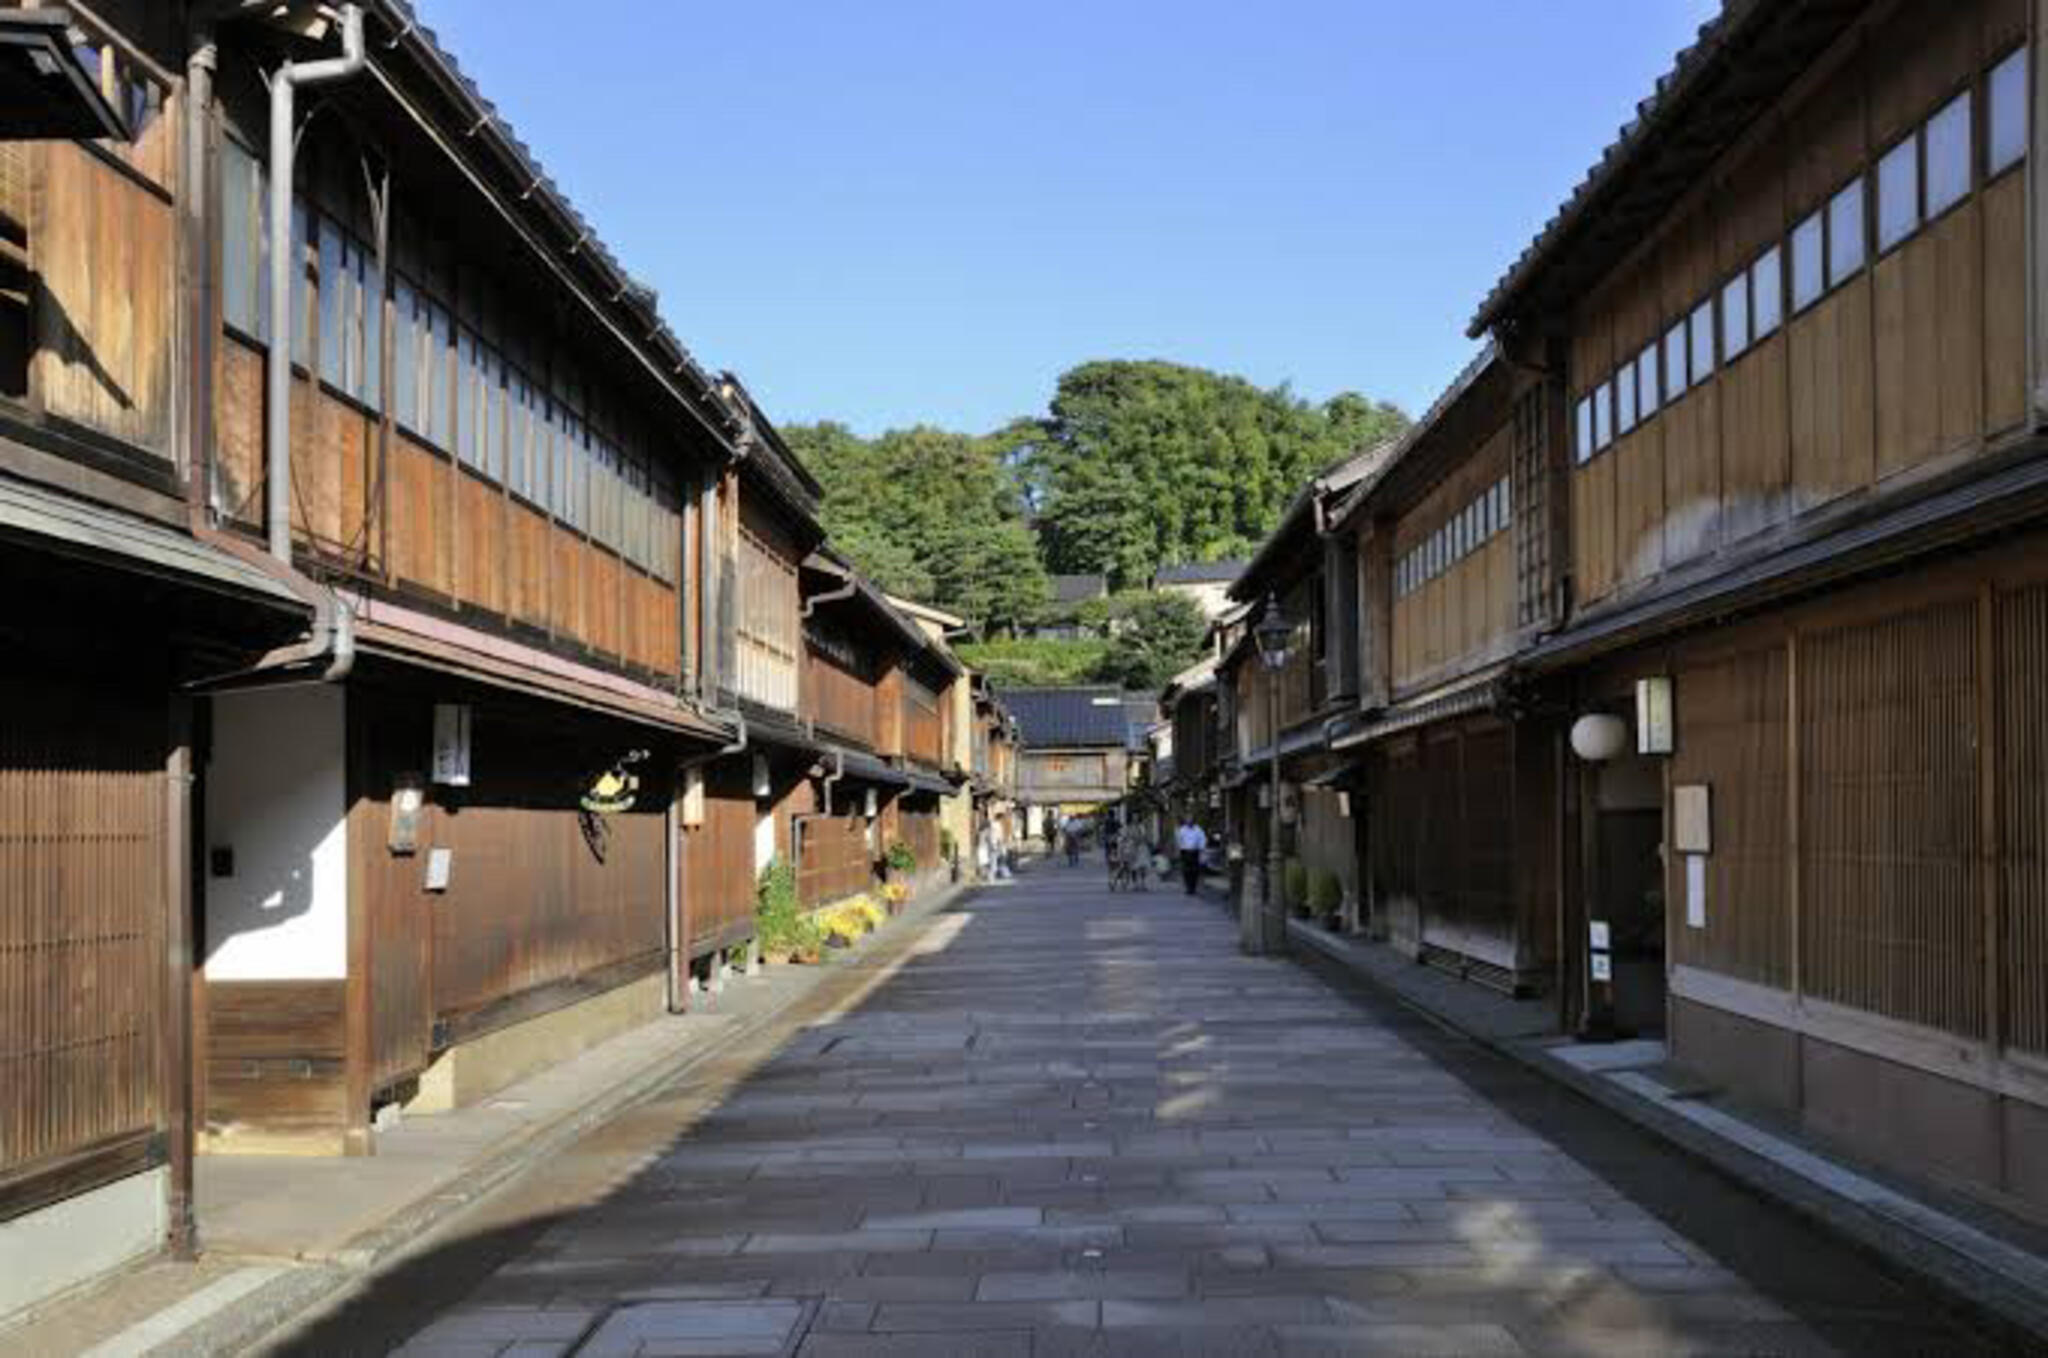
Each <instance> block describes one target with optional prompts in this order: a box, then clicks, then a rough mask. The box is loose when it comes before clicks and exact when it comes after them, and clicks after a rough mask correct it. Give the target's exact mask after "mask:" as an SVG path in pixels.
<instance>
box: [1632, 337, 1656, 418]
mask: <svg viewBox="0 0 2048 1358" xmlns="http://www.w3.org/2000/svg"><path fill="white" fill-rule="evenodd" d="M1661 390H1662V384H1661V383H1659V382H1658V381H1657V341H1655V340H1651V341H1650V342H1649V343H1648V344H1646V345H1644V346H1643V351H1642V352H1641V353H1640V354H1637V355H1636V406H1637V409H1638V411H1639V412H1640V415H1641V418H1643V419H1646V420H1647V419H1649V418H1650V417H1651V416H1652V415H1654V414H1656V413H1657V407H1658V405H1659V404H1661V402H1660V400H1659V397H1658V393H1659V392H1660V391H1661Z"/></svg>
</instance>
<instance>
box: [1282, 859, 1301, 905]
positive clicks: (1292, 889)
mask: <svg viewBox="0 0 2048 1358" xmlns="http://www.w3.org/2000/svg"><path fill="white" fill-rule="evenodd" d="M1280 883H1281V889H1282V892H1283V894H1284V895H1285V896H1286V899H1287V903H1288V904H1289V905H1292V906H1303V905H1307V904H1308V868H1307V867H1306V866H1304V865H1303V863H1302V861H1301V860H1300V859H1299V858H1290V859H1288V860H1287V861H1286V863H1284V864H1282V865H1281V868H1280Z"/></svg>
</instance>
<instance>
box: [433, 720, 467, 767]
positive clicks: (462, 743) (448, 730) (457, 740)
mask: <svg viewBox="0 0 2048 1358" xmlns="http://www.w3.org/2000/svg"><path fill="white" fill-rule="evenodd" d="M433 770H434V781H435V782H437V783H442V784H445V785H446V786H448V787H468V786H469V705H468V704H467V703H435V704H434V761H433Z"/></svg>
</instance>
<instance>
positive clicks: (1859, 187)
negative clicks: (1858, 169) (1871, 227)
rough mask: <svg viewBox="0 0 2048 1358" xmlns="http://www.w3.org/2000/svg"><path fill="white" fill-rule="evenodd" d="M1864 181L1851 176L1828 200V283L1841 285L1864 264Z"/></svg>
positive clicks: (1836, 285) (1830, 285)
mask: <svg viewBox="0 0 2048 1358" xmlns="http://www.w3.org/2000/svg"><path fill="white" fill-rule="evenodd" d="M1863 230H1864V223H1863V181H1862V179H1860V178H1858V179H1852V180H1850V181H1849V183H1847V184H1846V185H1844V186H1843V187H1842V189H1841V191H1840V192H1838V193H1836V194H1835V196H1834V197H1833V198H1831V199H1829V200H1828V286H1829V287H1831V288H1838V287H1840V286H1841V285H1842V284H1844V283H1846V282H1848V281H1849V279H1850V278H1852V277H1854V276H1855V273H1856V271H1857V270H1858V269H1861V268H1862V267H1863V256H1864V249H1865V244H1864V235H1863Z"/></svg>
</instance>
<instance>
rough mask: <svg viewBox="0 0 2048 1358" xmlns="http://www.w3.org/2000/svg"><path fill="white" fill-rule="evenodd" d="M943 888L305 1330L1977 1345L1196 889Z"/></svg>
mask: <svg viewBox="0 0 2048 1358" xmlns="http://www.w3.org/2000/svg"><path fill="white" fill-rule="evenodd" d="M925 928H926V931H927V932H926V933H925V936H924V937H923V939H922V941H921V942H920V944H919V946H918V947H917V948H916V949H915V950H913V952H912V953H911V954H910V955H909V956H908V958H907V959H906V962H905V965H903V966H902V967H900V968H899V969H897V970H896V971H895V972H894V974H893V975H889V976H886V977H885V978H881V983H880V984H879V986H877V987H876V988H874V989H873V991H872V993H871V994H869V995H868V996H867V997H866V998H865V1000H864V1001H862V1002H860V1003H858V1004H857V1005H856V1006H854V1007H852V1008H851V1009H850V1010H849V1011H848V1012H846V1013H844V1014H840V1015H834V1014H826V1015H823V1016H814V1017H813V1021H812V1022H811V1023H810V1024H809V1025H808V1026H806V1027H803V1028H800V1029H796V1030H794V1031H791V1032H789V1033H787V1034H778V1035H776V1036H777V1037H778V1038H779V1039H780V1040H781V1044H780V1046H779V1047H777V1048H774V1049H772V1051H769V1052H764V1053H763V1054H764V1056H765V1057H766V1059H765V1060H764V1061H763V1062H761V1063H760V1064H758V1065H757V1066H755V1067H754V1068H753V1069H751V1071H744V1072H740V1073H738V1074H736V1075H735V1076H734V1077H733V1082H732V1083H731V1085H730V1088H729V1089H726V1090H724V1091H722V1096H721V1095H720V1094H719V1093H707V1092H705V1091H703V1090H698V1091H696V1092H695V1093H694V1094H693V1092H692V1091H691V1090H689V1089H683V1088H679V1089H678V1090H677V1091H676V1096H675V1098H674V1099H672V1100H665V1101H661V1102H657V1103H655V1104H652V1105H649V1106H648V1107H646V1108H644V1109H642V1110H640V1111H639V1112H638V1113H637V1114H635V1115H633V1116H632V1117H631V1118H628V1119H625V1120H622V1122H621V1124H620V1125H619V1126H617V1127H615V1128H612V1129H607V1132H604V1133H600V1134H599V1135H598V1137H597V1138H595V1139H594V1141H595V1144H594V1146H593V1148H592V1149H591V1151H590V1152H589V1154H590V1155H591V1156H595V1157H597V1158H598V1162H601V1163H602V1164H604V1165H606V1166H608V1169H607V1170H606V1171H605V1172H606V1174H607V1175H608V1176H609V1177H608V1178H607V1179H606V1181H605V1183H604V1185H602V1186H601V1187H600V1188H598V1189H593V1188H592V1185H591V1184H589V1183H581V1184H579V1183H576V1182H573V1180H574V1179H575V1177H576V1173H577V1170H576V1167H575V1165H573V1164H571V1163H569V1162H568V1161H565V1162H564V1164H563V1165H562V1166H561V1167H560V1168H559V1170H558V1171H551V1172H556V1173H558V1174H559V1175H560V1176H561V1178H562V1182H561V1183H558V1184H554V1185H549V1184H548V1183H546V1182H544V1181H545V1180H546V1179H547V1178H548V1175H547V1174H546V1173H544V1174H542V1175H539V1176H536V1178H537V1179H539V1180H542V1181H543V1182H540V1183H536V1184H531V1185H528V1186H526V1187H525V1188H524V1189H523V1190H521V1191H522V1192H523V1194H524V1197H523V1198H521V1199H519V1200H518V1202H517V1203H516V1204H513V1205H509V1206H508V1205H501V1206H500V1209H499V1212H498V1216H497V1218H496V1221H495V1224H494V1225H492V1226H491V1227H490V1228H489V1229H486V1228H485V1227H484V1226H482V1225H479V1226H478V1227H477V1228H476V1231H475V1235H474V1237H473V1238H472V1239H470V1240H469V1241H467V1242H451V1243H450V1244H449V1245H448V1246H447V1247H446V1248H445V1249H444V1250H438V1251H436V1252H434V1253H430V1254H429V1255H427V1256H426V1257H425V1258H423V1259H421V1260H419V1261H416V1262H415V1263H414V1265H412V1266H411V1267H410V1268H408V1269H407V1270H405V1273H404V1276H402V1277H399V1278H394V1279H392V1280H390V1281H389V1282H388V1283H387V1284H384V1285H383V1291H382V1292H381V1293H380V1291H379V1290H378V1289H372V1290H371V1291H370V1292H369V1293H367V1294H366V1295H365V1296H363V1297H361V1298H359V1299H358V1300H357V1302H356V1303H354V1304H353V1305H352V1306H351V1307H349V1308H348V1310H347V1311H345V1312H344V1313H342V1314H341V1315H338V1316H335V1317H332V1318H330V1319H329V1321H328V1322H327V1323H326V1324H325V1325H324V1326H323V1327H321V1328H320V1329H318V1330H316V1331H313V1332H310V1333H308V1334H305V1335H302V1336H300V1337H299V1339H298V1340H297V1342H296V1347H297V1348H299V1349H300V1350H302V1351H307V1352H311V1351H316V1350H317V1351H322V1352H332V1351H336V1350H337V1349H342V1348H360V1349H364V1350H370V1349H382V1348H385V1347H387V1346H389V1345H390V1344H394V1343H400V1342H403V1344H404V1347H403V1350H402V1351H403V1352H404V1353H406V1354H408V1355H419V1356H420V1358H425V1356H426V1355H449V1356H451V1358H454V1356H460V1358H470V1356H471V1355H475V1356H476V1358H483V1355H493V1356H495V1355H501V1354H504V1355H542V1354H557V1353H567V1352H576V1353H581V1354H589V1355H598V1354H603V1355H628V1354H707V1353H735V1354H739V1353H764V1354H772V1353H799V1354H802V1355H809V1356H811V1358H853V1356H855V1355H871V1354H873V1355H880V1354H902V1355H932V1356H933V1358H970V1356H972V1355H992V1356H993V1355H1023V1354H1034V1355H1066V1354H1124V1353H1133V1354H1153V1353H1160V1354H1183V1353H1203V1354H1217V1355H1245V1354H1269V1353H1272V1354H1288V1355H1292V1354H1323V1353H1330V1354H1337V1353H1347V1354H1348V1353H1388V1354H1482V1355H1483V1354H1514V1353H1524V1352H1529V1353H1574V1354H1576V1353H1599V1354H1605V1353H1643V1354H1669V1353H1704V1352H1713V1353H1724V1352H1725V1353H1795V1354H1803V1353H1825V1352H1845V1353H1857V1354H1863V1353H1926V1354H1944V1355H1946V1354H1957V1353H1968V1352H1973V1351H1978V1350H1979V1349H1980V1348H1983V1347H1984V1346H1983V1344H1982V1341H1981V1340H1979V1339H1977V1338H1976V1337H1975V1336H1974V1335H1973V1334H1972V1333H1970V1332H1968V1331H1965V1330H1962V1329H1959V1328H1952V1327H1951V1323H1950V1322H1949V1321H1947V1320H1945V1319H1944V1318H1943V1316H1942V1315H1941V1313H1939V1312H1938V1311H1937V1310H1936V1309H1935V1308H1934V1307H1933V1306H1932V1305H1931V1304H1930V1303H1929V1302H1928V1301H1927V1300H1926V1299H1925V1298H1923V1297H1920V1296H1917V1295H1914V1294H1912V1293H1911V1292H1909V1291H1907V1290H1905V1289H1904V1288H1902V1287H1900V1286H1899V1285H1897V1284H1894V1283H1892V1282H1891V1281H1889V1280H1888V1279H1887V1278H1885V1277H1884V1276H1882V1275H1880V1274H1878V1273H1875V1272H1873V1271H1872V1270H1871V1269H1870V1267H1869V1266H1867V1265H1866V1264H1864V1263H1863V1262H1862V1261H1861V1260H1860V1259H1859V1258H1858V1257H1856V1256H1853V1255H1850V1254H1849V1253H1847V1252H1846V1251H1845V1250H1843V1249H1841V1248H1840V1247H1838V1246H1836V1245H1834V1244H1832V1243H1831V1242H1830V1241H1828V1240H1827V1239H1825V1238H1823V1237H1820V1236H1818V1235H1816V1234H1813V1233H1812V1232H1810V1231H1808V1230H1807V1229H1806V1228H1805V1227H1804V1226H1802V1225H1801V1224H1800V1223H1799V1222H1798V1221H1797V1220H1796V1219H1795V1218H1793V1217H1791V1216H1790V1215H1789V1214H1787V1213H1785V1212H1783V1211H1781V1210H1779V1209H1777V1208H1775V1207H1771V1206H1768V1205H1765V1204H1762V1203H1760V1202H1757V1201H1755V1200H1753V1199H1751V1198H1748V1197H1746V1196H1744V1195H1743V1194H1741V1193H1739V1192H1737V1191H1735V1190H1734V1189H1732V1188H1730V1187H1729V1186H1727V1185H1726V1184H1725V1183H1724V1182H1723V1181H1721V1180H1719V1179H1717V1178H1715V1177H1714V1176H1713V1175H1711V1174H1710V1173H1709V1172H1707V1171H1705V1170H1703V1169H1701V1168H1699V1167H1697V1166H1695V1165H1693V1164H1691V1163H1690V1162H1688V1161H1686V1160H1684V1159H1682V1158H1680V1157H1678V1156H1676V1155H1674V1154H1672V1153H1670V1152H1668V1151H1666V1150H1663V1149H1661V1148H1660V1147H1658V1146H1657V1145H1655V1144H1653V1143H1651V1142H1649V1141H1647V1140H1645V1139H1643V1138H1642V1137H1641V1135H1640V1134H1638V1133H1636V1132H1635V1131H1634V1130H1633V1129H1630V1128H1627V1127H1625V1126H1623V1125H1622V1124H1620V1123H1618V1122H1615V1121H1614V1120H1612V1119H1610V1118H1609V1117H1608V1116H1607V1115H1606V1114H1604V1113H1602V1112H1600V1111H1599V1110H1597V1109H1595V1108H1593V1107H1592V1106H1591V1105H1587V1104H1583V1103H1581V1102H1579V1101H1578V1100H1576V1099H1575V1098H1574V1097H1572V1096H1570V1095H1568V1094H1565V1093H1562V1092H1560V1091H1558V1090H1555V1089H1553V1088H1551V1087H1550V1086H1548V1085H1545V1084H1542V1083H1540V1082H1539V1081H1538V1080H1537V1079H1536V1078H1535V1077H1534V1076H1531V1075H1529V1074H1527V1073H1525V1072H1523V1071H1521V1070H1520V1068H1511V1067H1509V1066H1508V1065H1507V1064H1506V1063H1504V1062H1502V1061H1499V1060H1497V1059H1495V1058H1493V1057H1492V1056H1490V1055H1488V1054H1486V1053H1484V1052H1483V1051H1481V1050H1479V1049H1477V1048H1475V1047H1473V1046H1471V1045H1469V1044H1467V1043H1464V1042H1463V1041H1461V1040H1458V1039H1455V1038H1452V1037H1449V1036H1447V1035H1445V1034H1443V1033H1440V1032H1439V1031H1437V1030H1436V1029H1434V1028H1432V1027H1430V1026H1428V1025H1426V1024H1423V1023H1421V1022H1420V1021H1419V1020H1417V1019H1415V1018H1414V1017H1413V1016H1411V1015H1410V1014H1409V1013H1408V1012H1407V1011H1405V1010H1400V1009H1396V1008H1393V1007H1391V1006H1390V1005H1388V1004H1387V1003H1386V1002H1385V1001H1383V1000H1380V999H1378V998H1375V997H1372V996H1368V995H1356V994H1351V993H1348V992H1347V991H1346V990H1345V989H1343V988H1342V986H1341V985H1340V983H1338V982H1336V981H1334V980H1328V979H1325V978H1324V977H1323V976H1321V975H1320V974H1318V973H1317V972H1315V971H1313V970H1311V969H1309V968H1307V967H1304V966H1302V965H1301V964H1298V963H1295V962H1290V961H1277V960H1254V959H1248V958H1245V957H1242V956H1240V955H1239V953H1238V951H1237V948H1236V934H1235V929H1234V927H1233V926H1232V924H1231V922H1230V921H1229V920H1228V919H1226V918H1225V917H1224V916H1223V915H1222V914H1221V913H1220V912H1219V911H1218V910H1217V908H1216V907H1215V906H1214V904H1213V903H1210V902H1208V901H1194V900H1190V899H1188V898H1186V897H1184V896H1182V895H1181V894H1179V892H1178V891H1171V892H1168V891H1154V892H1152V893H1150V894H1145V895H1110V894H1108V893H1107V892H1106V891H1104V890H1103V889H1102V877H1101V869H1100V866H1099V864H1096V865H1090V866H1086V867H1083V868H1082V869H1079V870H1070V869H1066V868H1064V867H1060V868H1051V867H1042V868H1040V869H1039V870H1038V871H1037V872H1036V873H1034V874H1031V875H1029V876H1027V877H1026V878H1025V879H1024V880H1023V881H1022V882H1021V883H1020V884H1018V885H1017V886H1015V887H1014V888H1009V889H997V890H992V891H989V892H985V893H983V894H982V895H981V896H980V897H979V898H978V899H976V900H974V901H972V902H971V903H970V904H969V905H967V906H966V907H965V908H964V909H963V910H961V911H959V912H957V913H954V914H951V915H946V916H941V917H939V918H937V919H935V920H933V921H931V922H930V923H929V924H928V925H927V926H925ZM679 1128H680V1129H682V1130H681V1131H680V1132H679V1130H678V1129H679ZM607 1136H609V1137H610V1140H608V1141H607V1140H606V1138H607ZM604 1188H609V1189H610V1190H611V1191H609V1192H604V1191H603V1189H604ZM579 1194H587V1196H588V1197H589V1198H591V1199H594V1200H593V1201H589V1202H587V1203H584V1202H579V1201H578V1195H579ZM391 1326H402V1328H400V1329H397V1330H395V1331H393V1332H391V1333H385V1332H384V1331H383V1329H381V1328H380V1327H391Z"/></svg>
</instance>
